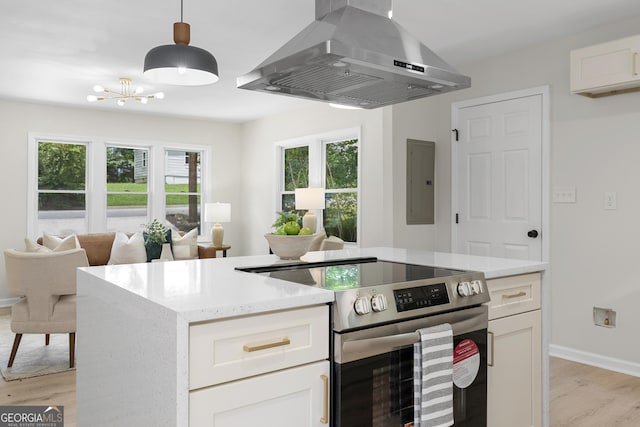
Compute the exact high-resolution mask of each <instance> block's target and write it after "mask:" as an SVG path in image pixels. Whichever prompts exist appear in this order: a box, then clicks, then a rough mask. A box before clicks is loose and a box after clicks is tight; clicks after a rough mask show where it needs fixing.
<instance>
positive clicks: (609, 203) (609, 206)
mask: <svg viewBox="0 0 640 427" xmlns="http://www.w3.org/2000/svg"><path fill="white" fill-rule="evenodd" d="M617 199H618V197H617V195H616V192H615V191H607V192H606V193H604V209H605V210H608V211H612V210H616V209H618V200H617Z"/></svg>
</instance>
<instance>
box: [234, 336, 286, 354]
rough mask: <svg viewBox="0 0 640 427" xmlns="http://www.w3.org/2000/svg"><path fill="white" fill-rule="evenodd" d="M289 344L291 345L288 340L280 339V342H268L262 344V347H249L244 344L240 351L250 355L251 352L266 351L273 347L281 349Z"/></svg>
mask: <svg viewBox="0 0 640 427" xmlns="http://www.w3.org/2000/svg"><path fill="white" fill-rule="evenodd" d="M289 344H291V341H290V340H289V338H282V340H281V341H276V342H270V343H269V344H262V345H255V346H250V345H247V344H245V345H244V346H243V347H242V349H243V350H244V351H246V352H247V353H251V352H253V351H260V350H266V349H268V348H274V347H282V346H283V345H289Z"/></svg>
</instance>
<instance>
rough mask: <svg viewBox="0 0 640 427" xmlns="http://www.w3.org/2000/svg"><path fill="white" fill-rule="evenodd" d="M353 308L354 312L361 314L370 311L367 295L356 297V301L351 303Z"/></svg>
mask: <svg viewBox="0 0 640 427" xmlns="http://www.w3.org/2000/svg"><path fill="white" fill-rule="evenodd" d="M353 309H354V310H355V311H356V314H359V315H361V316H362V315H363V314H368V313H371V303H370V302H369V298H368V297H358V298H356V302H355V303H354V304H353Z"/></svg>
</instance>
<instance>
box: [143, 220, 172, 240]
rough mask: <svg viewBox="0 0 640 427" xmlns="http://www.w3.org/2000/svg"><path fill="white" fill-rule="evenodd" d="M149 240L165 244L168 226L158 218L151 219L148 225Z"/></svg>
mask: <svg viewBox="0 0 640 427" xmlns="http://www.w3.org/2000/svg"><path fill="white" fill-rule="evenodd" d="M145 231H146V233H147V241H148V242H150V243H157V244H160V245H161V244H163V243H165V242H166V236H167V227H165V226H164V225H163V224H161V223H160V221H158V220H157V219H154V220H153V221H151V224H148V225H147V227H146V230H145Z"/></svg>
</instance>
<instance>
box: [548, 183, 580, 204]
mask: <svg viewBox="0 0 640 427" xmlns="http://www.w3.org/2000/svg"><path fill="white" fill-rule="evenodd" d="M575 202H576V188H575V187H556V188H554V189H553V203H575Z"/></svg>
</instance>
